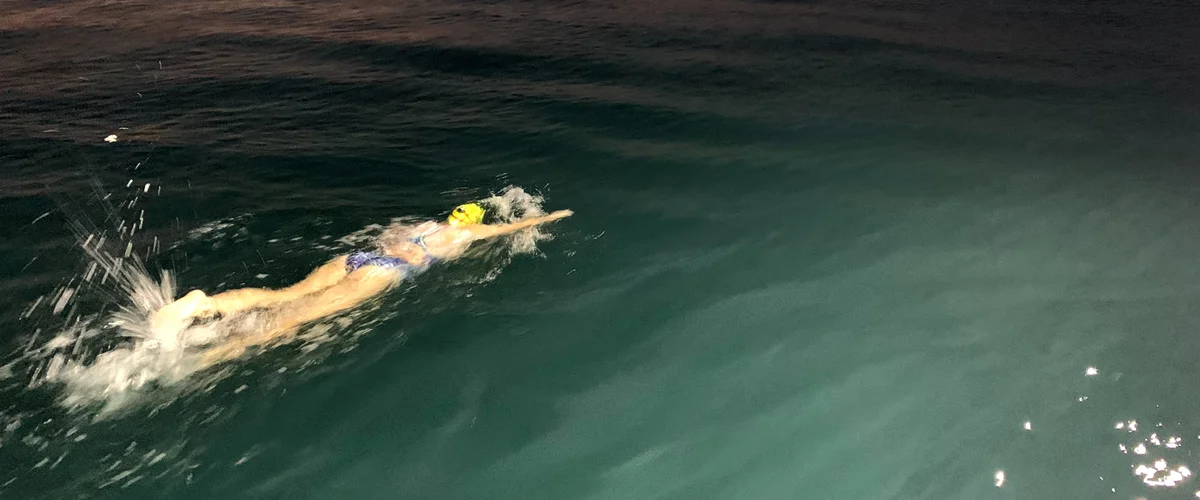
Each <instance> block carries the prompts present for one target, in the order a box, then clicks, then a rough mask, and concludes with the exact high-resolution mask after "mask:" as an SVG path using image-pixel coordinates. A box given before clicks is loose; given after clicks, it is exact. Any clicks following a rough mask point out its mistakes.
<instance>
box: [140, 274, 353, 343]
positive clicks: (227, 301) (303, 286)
mask: <svg viewBox="0 0 1200 500" xmlns="http://www.w3.org/2000/svg"><path fill="white" fill-rule="evenodd" d="M347 274H348V273H347V271H346V257H345V256H338V257H335V258H333V259H331V260H330V261H329V262H327V263H325V265H322V266H321V267H318V268H316V269H315V270H313V272H311V273H309V275H308V276H307V277H305V278H304V279H303V280H301V281H300V282H298V283H296V284H294V285H292V286H289V287H287V288H281V289H279V290H271V289H267V288H242V289H238V290H230V291H228V292H224V293H219V294H217V295H213V296H211V297H210V296H208V295H205V294H204V292H202V291H200V290H192V291H191V292H188V294H187V295H184V296H183V297H182V298H180V299H179V300H177V301H175V302H172V303H170V304H167V305H166V306H163V307H162V308H161V309H159V310H158V311H155V313H154V314H153V315H151V317H150V330H151V331H153V332H165V333H169V332H174V331H179V330H182V329H183V328H185V327H186V326H187V322H188V321H191V318H202V317H206V316H213V315H216V314H235V313H238V312H241V311H245V310H247V309H254V308H258V307H270V306H272V305H275V304H279V303H282V302H288V301H291V300H295V299H298V298H300V297H303V296H305V295H308V294H311V293H315V292H318V291H321V290H324V289H326V288H329V287H331V286H333V285H335V284H337V283H338V282H340V281H342V280H343V279H345V278H346V275H347Z"/></svg>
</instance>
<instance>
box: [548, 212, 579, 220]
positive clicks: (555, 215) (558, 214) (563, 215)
mask: <svg viewBox="0 0 1200 500" xmlns="http://www.w3.org/2000/svg"><path fill="white" fill-rule="evenodd" d="M572 215H575V212H572V211H570V210H555V211H554V212H551V213H550V215H547V216H546V219H547V220H558V219H565V218H567V217H570V216H572Z"/></svg>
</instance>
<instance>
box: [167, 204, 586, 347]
mask: <svg viewBox="0 0 1200 500" xmlns="http://www.w3.org/2000/svg"><path fill="white" fill-rule="evenodd" d="M571 214H572V212H571V211H570V210H559V211H557V212H554V213H551V214H550V215H545V216H540V217H531V218H529V219H525V220H521V221H518V222H514V223H511V224H483V216H484V209H483V207H481V206H480V205H478V204H476V203H467V204H465V205H460V206H458V207H456V208H455V209H454V211H452V212H451V213H450V216H449V217H448V218H447V219H446V222H444V223H441V222H437V221H429V222H425V223H423V224H420V225H418V226H416V227H414V228H413V229H412V230H411V232H410V233H409V234H408V236H407V237H406V238H404V239H402V240H400V241H382V242H381V244H380V250H379V251H377V252H355V253H352V254H349V255H340V256H337V257H334V258H333V259H331V260H330V261H329V262H327V263H326V264H324V265H322V266H321V267H318V268H317V269H316V270H314V271H313V272H312V273H310V274H309V275H308V277H306V278H304V279H303V280H301V281H300V282H299V283H296V284H294V285H292V286H289V287H287V288H282V289H278V290H271V289H265V288H243V289H239V290H231V291H228V292H224V293H220V294H217V295H213V296H208V295H205V294H204V292H202V291H200V290H193V291H191V292H189V293H188V294H187V295H184V296H183V297H182V298H180V299H179V300H176V301H175V302H172V303H170V304H167V305H166V306H163V307H162V308H160V309H159V310H157V311H155V312H154V313H153V314H151V315H150V331H151V332H152V333H153V334H154V336H155V337H157V338H160V339H161V338H170V339H171V344H172V345H176V344H177V342H176V339H177V336H178V335H179V332H182V331H183V330H184V329H185V328H187V327H188V326H189V325H190V324H191V322H192V321H193V320H194V319H197V318H205V317H211V316H217V315H220V316H222V317H230V316H232V315H236V314H238V313H241V312H246V311H250V310H255V309H269V310H271V312H272V314H271V315H270V319H269V321H268V322H267V323H266V324H263V325H259V327H258V328H255V329H252V330H251V331H252V333H245V334H241V335H237V336H236V337H234V338H229V339H225V341H224V342H223V343H218V344H217V345H215V346H213V347H209V348H208V349H206V350H205V351H204V353H203V354H202V363H203V364H204V365H211V364H215V363H219V362H221V361H224V360H227V359H231V358H236V357H238V356H240V355H241V354H242V353H243V352H244V351H245V350H246V348H248V347H250V346H254V345H262V344H266V343H268V342H270V341H272V340H275V339H279V338H282V337H286V336H288V335H292V334H294V332H295V331H296V329H297V328H298V327H300V326H301V325H303V324H305V323H308V322H311V321H315V320H318V319H321V318H324V317H327V316H331V315H334V314H337V313H339V312H342V311H345V310H347V309H351V308H354V307H356V306H358V305H359V304H362V303H363V302H365V301H367V300H368V299H370V298H372V297H375V296H377V295H379V294H381V293H383V292H384V291H386V290H388V289H389V288H391V287H392V286H394V285H396V284H397V283H400V281H402V280H403V279H404V278H405V277H406V276H411V275H414V274H417V273H420V272H422V271H424V270H426V269H428V268H429V266H430V265H432V264H434V263H436V262H442V261H448V260H453V259H456V258H458V257H461V256H462V255H463V253H464V252H466V250H467V248H468V247H470V246H471V244H472V243H474V242H475V241H479V240H484V239H488V238H493V237H496V236H501V235H505V234H510V233H513V232H515V231H520V230H522V229H525V228H529V227H533V226H536V225H539V224H545V223H547V222H550V221H554V220H558V219H561V218H564V217H569V216H571Z"/></svg>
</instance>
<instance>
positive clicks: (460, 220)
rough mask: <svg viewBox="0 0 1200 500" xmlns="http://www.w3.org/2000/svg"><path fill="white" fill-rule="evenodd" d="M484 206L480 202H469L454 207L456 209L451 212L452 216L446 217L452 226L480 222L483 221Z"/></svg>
mask: <svg viewBox="0 0 1200 500" xmlns="http://www.w3.org/2000/svg"><path fill="white" fill-rule="evenodd" d="M483 213H484V210H483V207H481V206H479V204H478V203H467V204H465V205H459V206H457V207H454V211H453V212H450V217H449V218H447V219H446V223H447V224H450V225H451V226H466V225H468V224H479V223H480V222H483Z"/></svg>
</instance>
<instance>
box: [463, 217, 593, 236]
mask: <svg viewBox="0 0 1200 500" xmlns="http://www.w3.org/2000/svg"><path fill="white" fill-rule="evenodd" d="M574 213H575V212H572V211H570V210H559V211H556V212H553V213H551V214H550V215H543V216H541V217H530V218H528V219H525V220H521V221H517V222H513V223H512V224H477V225H472V226H466V227H465V228H464V229H465V230H467V231H469V232H470V233H471V237H472V238H474V239H476V240H483V239H487V238H494V237H496V236H500V235H504V234H509V233H513V232H516V231H520V230H522V229H526V228H530V227H533V226H537V225H540V224H545V223H547V222H551V221H556V220H558V219H562V218H565V217H570V216H571V215H572V214H574Z"/></svg>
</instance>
